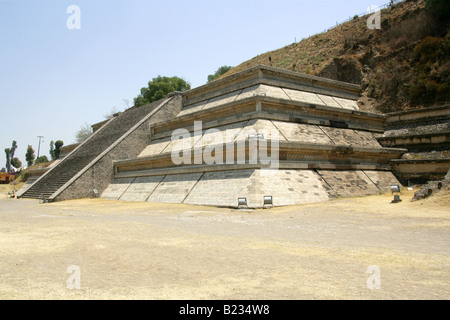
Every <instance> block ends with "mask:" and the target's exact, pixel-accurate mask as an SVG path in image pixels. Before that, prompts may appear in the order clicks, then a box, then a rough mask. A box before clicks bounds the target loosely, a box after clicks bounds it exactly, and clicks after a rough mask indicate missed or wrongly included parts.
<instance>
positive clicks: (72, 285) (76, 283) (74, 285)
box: [66, 265, 81, 290]
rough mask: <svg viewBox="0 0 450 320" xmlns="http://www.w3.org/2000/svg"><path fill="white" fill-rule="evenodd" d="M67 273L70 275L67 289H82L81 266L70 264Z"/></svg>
mask: <svg viewBox="0 0 450 320" xmlns="http://www.w3.org/2000/svg"><path fill="white" fill-rule="evenodd" d="M67 273H68V274H70V276H69V277H68V278H67V284H66V286H67V289H69V290H80V289H81V269H80V267H79V266H76V265H70V266H68V267H67Z"/></svg>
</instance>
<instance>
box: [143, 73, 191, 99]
mask: <svg viewBox="0 0 450 320" xmlns="http://www.w3.org/2000/svg"><path fill="white" fill-rule="evenodd" d="M189 89H191V85H190V84H189V83H188V82H186V81H185V80H183V79H181V78H179V77H171V78H169V77H161V76H158V77H156V78H153V79H152V81H149V82H148V87H144V88H142V89H141V93H140V94H139V95H138V96H137V97H136V98H134V106H135V107H141V106H143V105H146V104H149V103H152V102H154V101H158V100H160V99H162V98H165V97H166V96H167V95H168V94H169V93H171V92H174V91H186V90H189Z"/></svg>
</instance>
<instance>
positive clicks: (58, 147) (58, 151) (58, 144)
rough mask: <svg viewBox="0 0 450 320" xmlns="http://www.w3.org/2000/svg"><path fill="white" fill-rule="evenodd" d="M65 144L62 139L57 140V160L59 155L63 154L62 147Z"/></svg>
mask: <svg viewBox="0 0 450 320" xmlns="http://www.w3.org/2000/svg"><path fill="white" fill-rule="evenodd" d="M63 145H64V142H63V141H62V140H56V142H55V160H56V159H59V156H60V155H61V147H62V146H63Z"/></svg>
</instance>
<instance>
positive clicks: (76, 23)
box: [66, 4, 81, 30]
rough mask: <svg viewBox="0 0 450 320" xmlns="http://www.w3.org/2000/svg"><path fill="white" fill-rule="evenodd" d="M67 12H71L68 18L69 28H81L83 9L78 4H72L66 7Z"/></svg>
mask: <svg viewBox="0 0 450 320" xmlns="http://www.w3.org/2000/svg"><path fill="white" fill-rule="evenodd" d="M66 13H67V14H70V16H69V17H67V20H66V26H67V29H69V30H79V29H81V9H80V7H79V6H77V5H74V4H73V5H70V6H68V7H67V9H66Z"/></svg>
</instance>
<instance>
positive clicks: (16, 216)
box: [0, 186, 450, 300]
mask: <svg viewBox="0 0 450 320" xmlns="http://www.w3.org/2000/svg"><path fill="white" fill-rule="evenodd" d="M0 191H1V195H0V299H3V300H4V299H36V300H37V299H158V300H165V299H182V300H184V299H196V300H197V299H200V300H203V299H213V300H216V299H226V300H229V299H232V300H243V299H250V300H260V299H261V300H275V299H276V300H287V299H289V300H298V299H306V300H309V299H384V300H391V299H395V300H396V299H415V300H417V299H418V300H422V299H440V300H442V299H445V300H447V299H450V210H449V209H450V192H449V191H443V192H441V193H440V194H438V195H436V196H435V197H431V198H429V199H426V200H423V201H420V202H411V201H410V199H411V198H412V196H413V191H406V192H404V193H403V194H402V199H403V201H402V202H400V203H397V204H391V203H390V202H391V200H392V198H393V197H392V196H391V195H390V194H385V195H378V196H372V197H365V198H353V199H339V200H335V201H331V202H327V203H321V204H314V205H302V206H293V207H282V208H272V209H265V210H236V209H225V208H211V207H200V206H191V205H173V204H152V203H137V202H136V203H126V202H119V201H108V200H102V199H90V200H76V201H66V202H59V203H50V204H41V203H39V201H38V200H17V199H10V198H8V197H7V196H6V189H5V187H4V186H2V189H0ZM73 266H75V269H71V268H73ZM374 268H375V269H374ZM74 270H75V271H74ZM374 270H378V271H379V273H377V272H375V271H374ZM74 284H79V288H77V287H75V288H73V285H74Z"/></svg>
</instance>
